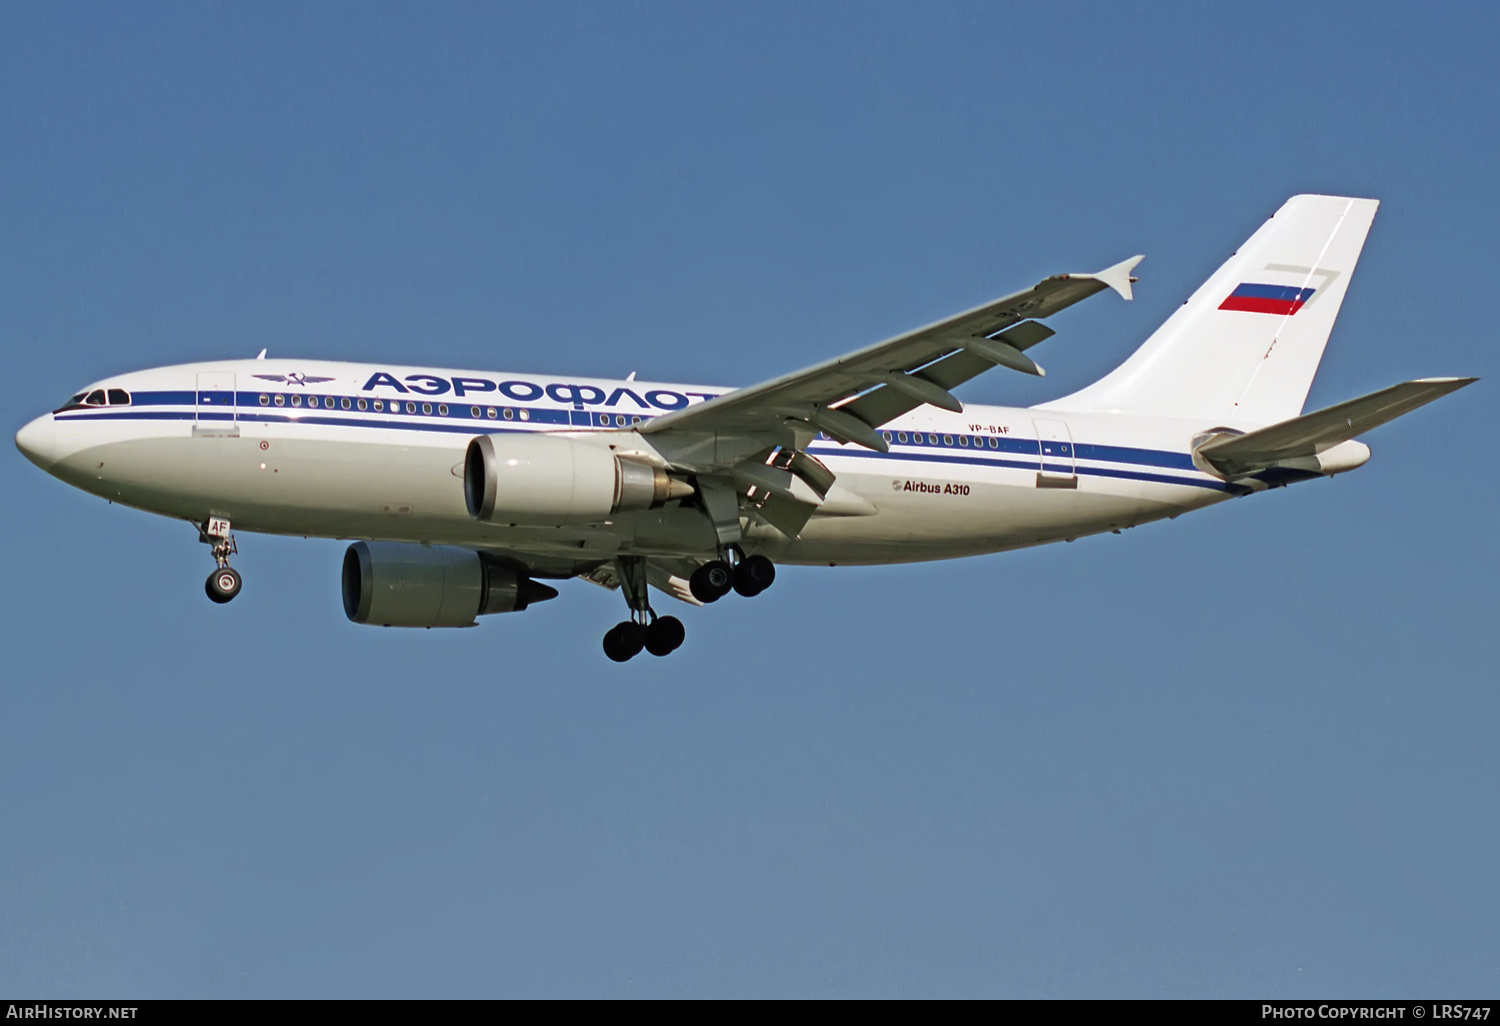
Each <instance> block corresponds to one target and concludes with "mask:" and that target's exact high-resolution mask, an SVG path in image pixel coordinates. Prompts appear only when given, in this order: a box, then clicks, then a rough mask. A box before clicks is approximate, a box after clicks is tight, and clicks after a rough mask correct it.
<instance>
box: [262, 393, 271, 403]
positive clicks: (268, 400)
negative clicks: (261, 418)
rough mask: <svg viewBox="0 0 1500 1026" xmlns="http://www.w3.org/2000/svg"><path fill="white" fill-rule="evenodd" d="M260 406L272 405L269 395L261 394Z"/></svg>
mask: <svg viewBox="0 0 1500 1026" xmlns="http://www.w3.org/2000/svg"><path fill="white" fill-rule="evenodd" d="M260 404H261V405H262V406H270V405H271V397H270V396H268V395H266V394H265V393H261V397H260Z"/></svg>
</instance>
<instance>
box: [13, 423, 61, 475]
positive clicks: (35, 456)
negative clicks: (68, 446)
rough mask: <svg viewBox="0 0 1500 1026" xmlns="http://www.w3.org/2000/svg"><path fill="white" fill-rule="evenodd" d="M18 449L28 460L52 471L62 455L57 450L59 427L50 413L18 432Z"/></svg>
mask: <svg viewBox="0 0 1500 1026" xmlns="http://www.w3.org/2000/svg"><path fill="white" fill-rule="evenodd" d="M16 448H17V449H20V450H21V453H22V455H24V456H25V457H26V458H27V459H28V460H30V461H31V462H33V463H35V464H36V465H37V466H39V467H41V468H42V469H43V470H48V471H50V470H51V469H52V467H53V464H55V463H56V462H57V461H58V459H59V458H61V454H60V453H59V452H58V448H57V425H56V423H54V422H53V420H52V414H50V413H48V414H45V415H43V416H41V417H38V418H37V419H36V420H34V421H32V422H31V423H30V424H27V425H26V426H25V427H23V428H22V429H21V430H19V431H17V432H16Z"/></svg>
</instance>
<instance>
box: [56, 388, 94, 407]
mask: <svg viewBox="0 0 1500 1026" xmlns="http://www.w3.org/2000/svg"><path fill="white" fill-rule="evenodd" d="M86 395H88V393H87V392H79V393H78V394H77V395H75V396H74V397H73V398H71V399H69V400H68V401H67V402H65V403H63V404H62V406H60V407H58V408H59V409H63V410H66V409H67V408H68V407H70V406H82V405H83V397H84V396H86Z"/></svg>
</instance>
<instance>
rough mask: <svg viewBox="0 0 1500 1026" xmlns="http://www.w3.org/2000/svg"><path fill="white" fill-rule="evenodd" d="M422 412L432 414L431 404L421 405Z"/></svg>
mask: <svg viewBox="0 0 1500 1026" xmlns="http://www.w3.org/2000/svg"><path fill="white" fill-rule="evenodd" d="M422 412H423V413H431V412H432V404H431V403H423V404H422Z"/></svg>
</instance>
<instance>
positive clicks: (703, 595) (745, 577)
mask: <svg viewBox="0 0 1500 1026" xmlns="http://www.w3.org/2000/svg"><path fill="white" fill-rule="evenodd" d="M726 555H729V556H732V557H736V561H735V562H734V564H733V565H731V564H730V563H729V562H728V561H727V560H724V559H715V560H713V561H711V562H708V563H704V564H703V565H702V566H700V567H699V568H698V569H697V570H694V571H693V576H692V577H690V578H688V590H690V591H691V592H692V593H693V598H695V599H697V600H698V601H699V602H717V601H719V599H721V598H723V597H724V596H725V595H728V594H729V592H730V591H731V590H733V591H735V592H738V593H739V594H741V595H743V596H745V597H746V598H754V597H755V596H756V595H759V594H760V593H761V592H763V591H765V590H766V589H767V588H769V587H770V586H771V584H772V582H774V581H775V580H776V564H774V563H772V562H771V561H770V560H769V559H767V558H766V557H765V556H746V555H744V554H743V553H742V552H740V550H739V548H738V547H737V546H731V547H730V548H729V549H728V550H727V552H726Z"/></svg>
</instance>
